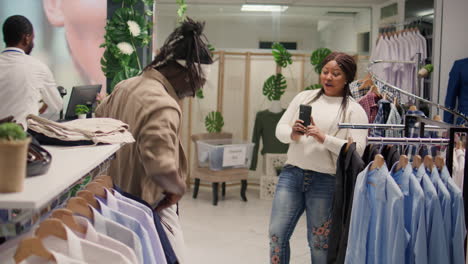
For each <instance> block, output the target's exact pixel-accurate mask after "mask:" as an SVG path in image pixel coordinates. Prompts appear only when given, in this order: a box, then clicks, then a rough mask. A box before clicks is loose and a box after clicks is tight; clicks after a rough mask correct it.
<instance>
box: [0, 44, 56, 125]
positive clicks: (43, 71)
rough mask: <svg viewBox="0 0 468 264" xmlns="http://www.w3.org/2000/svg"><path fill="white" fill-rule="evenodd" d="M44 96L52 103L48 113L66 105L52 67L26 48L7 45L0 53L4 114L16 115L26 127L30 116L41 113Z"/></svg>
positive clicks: (0, 93) (0, 114) (0, 95)
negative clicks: (26, 51)
mask: <svg viewBox="0 0 468 264" xmlns="http://www.w3.org/2000/svg"><path fill="white" fill-rule="evenodd" d="M41 100H42V101H44V103H46V104H47V105H48V108H47V113H48V115H52V114H54V113H57V112H59V111H60V110H61V109H62V106H63V102H62V98H61V97H60V93H59V92H58V90H57V85H56V84H55V80H54V77H53V75H52V72H51V71H50V69H49V68H48V67H47V66H46V65H45V64H44V63H42V62H41V61H39V60H38V59H36V58H34V57H32V56H29V55H26V54H25V53H24V51H23V50H22V49H18V48H12V47H9V48H6V49H4V50H3V51H2V53H0V118H4V117H7V116H10V115H12V116H14V117H15V119H16V121H17V122H18V123H20V124H22V125H23V127H24V128H25V129H26V126H27V124H26V116H27V115H28V114H34V115H38V114H39V109H40V107H41V106H42V103H40V101H41Z"/></svg>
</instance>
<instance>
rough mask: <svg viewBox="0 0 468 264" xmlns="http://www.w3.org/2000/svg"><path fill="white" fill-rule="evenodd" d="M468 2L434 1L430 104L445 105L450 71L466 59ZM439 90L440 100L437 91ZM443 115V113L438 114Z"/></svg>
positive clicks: (467, 48) (467, 47)
mask: <svg viewBox="0 0 468 264" xmlns="http://www.w3.org/2000/svg"><path fill="white" fill-rule="evenodd" d="M467 10H468V1H467V0H450V1H447V0H445V1H443V0H436V1H435V20H434V24H435V28H434V69H435V70H434V76H433V77H434V82H433V88H432V91H433V96H432V98H434V100H433V101H436V100H437V101H438V102H439V104H444V102H445V95H446V94H447V85H448V79H449V73H450V69H451V68H452V65H453V63H454V62H455V61H456V60H459V59H463V58H467V57H468V27H467V25H468V16H467ZM439 89H440V96H438V94H437V93H438V91H439ZM441 114H442V113H441Z"/></svg>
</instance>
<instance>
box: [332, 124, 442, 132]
mask: <svg viewBox="0 0 468 264" xmlns="http://www.w3.org/2000/svg"><path fill="white" fill-rule="evenodd" d="M338 128H351V129H376V128H385V129H395V130H404V129H405V125H397V124H354V123H338ZM425 129H426V130H430V131H435V130H446V129H445V128H443V127H438V126H430V125H429V126H425Z"/></svg>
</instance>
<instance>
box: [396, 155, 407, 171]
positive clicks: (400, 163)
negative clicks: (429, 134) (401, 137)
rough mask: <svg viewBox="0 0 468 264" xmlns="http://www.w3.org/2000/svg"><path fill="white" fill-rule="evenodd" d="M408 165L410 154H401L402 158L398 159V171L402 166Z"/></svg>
mask: <svg viewBox="0 0 468 264" xmlns="http://www.w3.org/2000/svg"><path fill="white" fill-rule="evenodd" d="M406 165H408V156H406V155H400V159H399V160H398V165H397V166H396V171H399V170H401V169H402V168H406Z"/></svg>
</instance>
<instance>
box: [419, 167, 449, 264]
mask: <svg viewBox="0 0 468 264" xmlns="http://www.w3.org/2000/svg"><path fill="white" fill-rule="evenodd" d="M413 175H414V176H415V177H416V180H418V182H419V183H420V184H421V188H422V189H423V191H424V208H425V211H426V229H427V232H426V234H427V260H428V262H427V263H428V264H440V263H446V262H447V260H448V259H449V252H448V248H447V247H446V246H445V247H444V246H441V245H447V239H446V236H445V229H444V220H443V217H442V209H441V206H440V202H439V197H438V196H437V191H436V189H435V187H434V184H433V183H432V181H431V179H430V178H429V176H428V175H427V174H426V168H425V167H424V164H421V166H420V167H419V168H415V169H413Z"/></svg>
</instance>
